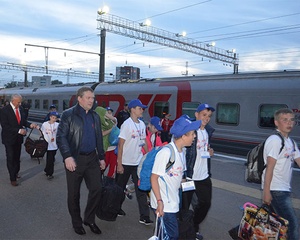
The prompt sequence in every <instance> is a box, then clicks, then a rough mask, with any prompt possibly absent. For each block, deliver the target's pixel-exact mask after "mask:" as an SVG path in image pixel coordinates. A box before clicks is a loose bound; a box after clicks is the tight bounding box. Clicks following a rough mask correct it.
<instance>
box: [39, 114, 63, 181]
mask: <svg viewBox="0 0 300 240" xmlns="http://www.w3.org/2000/svg"><path fill="white" fill-rule="evenodd" d="M49 118H50V120H49V121H46V122H44V123H43V124H42V127H41V131H42V132H43V135H44V138H45V140H46V141H47V142H48V149H47V159H46V166H45V169H44V172H45V173H46V176H47V179H48V180H51V179H52V178H53V172H54V162H55V155H56V152H57V144H56V134H57V128H58V124H59V123H57V122H56V121H57V119H58V118H59V114H58V113H57V112H50V113H49Z"/></svg>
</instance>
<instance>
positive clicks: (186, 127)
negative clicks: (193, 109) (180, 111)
mask: <svg viewBox="0 0 300 240" xmlns="http://www.w3.org/2000/svg"><path fill="white" fill-rule="evenodd" d="M201 123H202V121H201V120H198V121H191V120H190V119H189V118H187V117H184V116H181V117H180V118H178V119H177V120H176V121H175V122H174V124H173V126H172V127H171V129H170V133H171V134H173V135H174V137H175V138H179V137H181V136H182V135H184V134H186V133H187V132H189V131H193V130H197V129H199V128H200V126H201Z"/></svg>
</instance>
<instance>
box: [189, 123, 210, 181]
mask: <svg viewBox="0 0 300 240" xmlns="http://www.w3.org/2000/svg"><path fill="white" fill-rule="evenodd" d="M197 136H198V141H197V145H196V150H197V156H196V161H195V165H194V172H193V178H192V179H193V180H195V181H200V180H204V179H206V178H208V177H209V175H208V166H207V158H204V157H201V154H202V153H203V152H204V151H208V133H207V131H206V129H203V130H201V129H198V130H197Z"/></svg>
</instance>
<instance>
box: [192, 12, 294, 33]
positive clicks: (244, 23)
mask: <svg viewBox="0 0 300 240" xmlns="http://www.w3.org/2000/svg"><path fill="white" fill-rule="evenodd" d="M299 14H300V12H298V13H292V14H287V15H281V16H276V17H270V18H263V19H258V20H254V21H249V22H243V23H237V24H231V25H227V26H222V27H217V28H210V29H206V30H200V31H196V32H191V33H189V35H192V34H196V33H201V32H208V31H213V30H219V29H224V28H230V27H236V26H241V25H246V24H251V23H258V22H264V21H268V20H272V19H277V18H284V17H290V16H296V15H299Z"/></svg>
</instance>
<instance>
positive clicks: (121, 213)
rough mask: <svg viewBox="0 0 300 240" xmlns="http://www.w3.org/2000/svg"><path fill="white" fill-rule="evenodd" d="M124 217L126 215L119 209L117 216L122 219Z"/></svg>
mask: <svg viewBox="0 0 300 240" xmlns="http://www.w3.org/2000/svg"><path fill="white" fill-rule="evenodd" d="M125 215H126V213H125V212H124V211H123V210H122V209H120V211H119V212H118V216H119V217H124V216H125Z"/></svg>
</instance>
